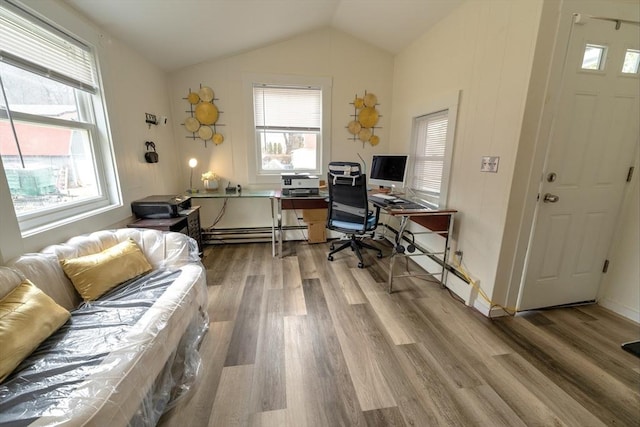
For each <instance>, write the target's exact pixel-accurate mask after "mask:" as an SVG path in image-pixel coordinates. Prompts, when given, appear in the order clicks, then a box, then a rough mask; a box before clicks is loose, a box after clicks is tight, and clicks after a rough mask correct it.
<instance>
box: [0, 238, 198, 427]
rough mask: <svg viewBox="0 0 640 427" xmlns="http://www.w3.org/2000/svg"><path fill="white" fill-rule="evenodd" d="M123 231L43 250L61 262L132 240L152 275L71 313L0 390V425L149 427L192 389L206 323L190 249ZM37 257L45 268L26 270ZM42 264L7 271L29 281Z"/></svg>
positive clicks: (182, 241) (177, 241)
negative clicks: (152, 266) (140, 248)
mask: <svg viewBox="0 0 640 427" xmlns="http://www.w3.org/2000/svg"><path fill="white" fill-rule="evenodd" d="M131 231H133V233H132V232H131ZM131 231H121V230H116V231H113V232H101V233H102V234H100V237H99V238H96V236H95V234H97V233H94V234H93V235H89V236H82V237H81V238H80V240H76V241H73V244H72V245H69V244H65V245H60V246H56V247H52V248H48V250H47V251H48V253H49V254H51V253H52V252H53V253H56V255H58V257H60V255H61V252H65V253H69V252H70V251H73V252H75V253H76V254H79V253H82V252H85V250H83V248H86V246H87V242H89V243H90V244H93V242H103V241H107V243H106V244H105V245H104V246H106V247H108V246H111V245H112V244H113V242H117V241H119V240H121V239H126V238H127V237H129V236H133V238H134V239H135V240H136V241H138V243H139V244H141V246H143V245H144V246H146V250H145V254H146V255H147V256H148V257H149V259H150V261H151V262H152V264H155V266H156V267H157V268H158V269H157V270H154V271H152V272H151V273H149V274H147V275H145V276H142V277H140V278H137V279H134V280H131V281H128V282H125V283H124V284H122V285H120V286H118V287H117V288H115V289H113V290H112V291H110V292H109V293H108V294H106V295H104V296H103V297H101V298H100V299H99V300H97V301H92V302H87V303H82V304H80V306H78V308H77V309H75V310H72V317H71V319H70V320H69V321H68V322H67V323H66V324H65V325H64V326H63V327H62V328H60V329H59V330H58V331H57V332H55V333H54V334H53V335H52V336H50V337H49V338H48V339H47V340H46V341H45V342H44V343H43V344H42V345H41V346H40V347H38V349H37V350H36V351H35V352H34V353H32V354H31V356H29V357H28V358H27V359H25V360H24V361H23V362H22V364H21V365H20V366H19V367H18V368H17V369H16V370H15V371H14V372H13V373H12V374H11V375H10V376H9V377H8V378H7V379H6V380H5V381H4V382H3V383H2V384H0V426H3V427H4V426H23V425H32V426H38V425H98V426H100V425H105V426H106V425H109V426H117V425H123V426H124V425H131V426H153V425H155V424H156V423H157V422H158V420H159V418H160V416H161V415H162V413H163V412H165V411H166V410H167V409H169V408H171V407H172V406H173V404H175V402H176V401H177V400H179V399H180V397H181V396H184V395H185V394H186V392H187V391H189V390H191V389H192V387H193V384H194V382H195V380H196V378H197V373H198V371H199V368H200V356H199V354H198V348H199V345H200V342H201V340H202V337H203V336H204V334H205V333H206V330H207V328H208V324H209V320H208V317H207V314H206V311H205V308H206V281H205V278H204V268H203V267H202V264H201V263H200V260H199V258H198V257H197V246H196V245H195V242H194V241H192V239H190V238H188V237H187V236H184V235H179V234H178V233H168V234H164V233H161V232H155V233H150V232H151V231H154V230H147V231H144V232H143V231H139V230H138V231H135V230H131ZM104 233H111V234H104ZM173 235H175V236H173ZM112 236H115V239H114V240H113V241H111V237H112ZM70 242H71V241H70ZM68 243H69V242H68ZM73 246H77V248H80V249H77V248H74V249H70V248H71V247H73ZM100 246H103V245H101V244H98V245H97V246H96V247H91V248H90V249H88V251H90V252H93V251H95V250H101V249H102V248H101V247H100ZM144 246H143V249H144ZM151 248H152V250H149V249H151ZM174 255H178V256H177V257H175V256H174ZM40 256H41V257H43V259H45V261H43V260H39V261H38V262H37V263H35V264H34V262H33V261H34V257H35V258H39V257H40ZM47 257H48V258H50V255H47V254H29V255H28V256H26V257H22V259H18V260H17V261H16V262H15V263H14V265H13V266H12V267H13V268H15V269H16V270H19V271H21V272H22V273H23V274H24V275H25V276H29V272H31V273H33V272H34V270H33V268H32V266H33V265H38V266H40V267H41V266H42V265H40V264H42V263H45V264H46V261H47V260H46V258H47ZM167 257H169V258H171V257H173V260H174V261H175V262H166V260H167ZM51 269H55V267H54V266H51ZM0 279H1V277H0ZM65 285H66V284H65Z"/></svg>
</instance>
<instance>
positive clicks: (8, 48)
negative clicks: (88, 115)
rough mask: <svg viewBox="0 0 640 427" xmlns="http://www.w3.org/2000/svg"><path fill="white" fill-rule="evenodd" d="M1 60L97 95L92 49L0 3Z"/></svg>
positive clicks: (29, 15) (9, 5) (15, 8)
mask: <svg viewBox="0 0 640 427" xmlns="http://www.w3.org/2000/svg"><path fill="white" fill-rule="evenodd" d="M0 61H2V62H5V63H8V64H10V65H13V66H16V67H19V68H23V69H25V70H27V71H30V72H32V73H35V74H38V75H41V76H44V77H47V78H50V79H52V80H56V81H59V82H61V83H64V84H67V85H69V86H72V87H75V88H78V89H82V90H84V91H87V92H90V93H93V94H95V93H97V84H96V78H95V73H94V65H95V62H94V57H93V53H92V50H91V48H89V47H88V46H86V45H84V44H83V43H81V42H80V41H78V40H75V39H74V38H72V37H70V36H69V35H67V34H64V33H62V32H61V31H59V30H57V29H56V28H54V27H52V26H51V25H49V24H47V23H45V22H44V21H42V20H40V19H39V18H37V17H35V16H33V15H31V14H29V13H28V12H26V11H24V10H22V9H20V8H18V7H17V6H15V5H13V4H12V3H11V2H8V1H7V0H0Z"/></svg>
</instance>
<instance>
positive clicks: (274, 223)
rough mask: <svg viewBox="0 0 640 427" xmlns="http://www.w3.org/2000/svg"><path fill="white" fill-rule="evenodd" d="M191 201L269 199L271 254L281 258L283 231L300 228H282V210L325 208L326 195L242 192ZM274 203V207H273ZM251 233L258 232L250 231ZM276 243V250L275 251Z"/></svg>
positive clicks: (208, 195) (198, 195) (210, 194)
mask: <svg viewBox="0 0 640 427" xmlns="http://www.w3.org/2000/svg"><path fill="white" fill-rule="evenodd" d="M190 196H191V197H192V198H193V199H269V202H270V204H271V254H272V256H274V257H275V256H276V254H278V256H280V257H281V256H282V236H283V231H285V230H293V229H297V228H301V226H283V225H282V210H283V209H284V210H288V209H319V208H324V209H326V208H327V202H326V198H327V197H328V195H327V194H324V193H321V194H319V195H313V196H285V195H283V194H282V193H281V192H280V190H277V191H276V190H246V189H245V190H242V192H240V193H233V194H226V193H223V192H206V193H193V194H190ZM274 203H275V206H274ZM252 231H259V230H258V229H252ZM276 243H277V250H276Z"/></svg>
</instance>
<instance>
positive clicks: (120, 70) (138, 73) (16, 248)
mask: <svg viewBox="0 0 640 427" xmlns="http://www.w3.org/2000/svg"><path fill="white" fill-rule="evenodd" d="M25 4H27V5H28V6H29V7H31V8H33V9H34V10H35V11H36V12H38V13H41V14H42V15H43V16H45V17H46V18H47V19H50V20H52V21H53V22H56V23H57V24H58V25H60V26H62V27H64V28H66V29H67V30H68V31H70V32H72V33H74V34H75V35H76V36H77V37H79V38H81V39H83V40H85V41H86V42H88V43H90V44H93V45H95V46H96V48H97V50H98V55H99V60H100V68H101V72H102V80H103V86H104V91H105V98H106V105H107V109H108V115H109V122H110V124H111V136H112V139H113V146H114V152H115V157H116V163H117V169H118V175H119V180H120V186H121V190H122V205H121V206H120V207H117V208H114V209H111V210H109V211H108V212H104V213H101V214H99V215H95V216H92V217H90V218H87V219H83V220H80V221H76V222H73V223H71V224H68V225H65V226H61V227H56V228H54V229H51V230H47V231H46V232H42V233H38V234H36V235H33V236H30V237H28V238H24V239H23V238H22V237H21V234H20V231H19V230H18V229H17V222H16V219H15V214H14V212H13V209H12V208H11V206H12V204H11V196H10V194H9V190H8V186H7V183H6V180H5V179H4V173H3V174H0V205H1V206H2V211H1V212H0V213H1V214H2V222H1V226H2V234H1V236H0V254H1V255H2V259H4V260H5V261H6V260H8V259H10V258H12V257H14V256H17V255H19V254H21V253H23V252H27V251H35V250H39V249H41V248H42V247H44V246H46V245H48V244H52V243H56V242H60V241H63V240H66V239H67V238H69V237H71V236H74V235H76V234H79V233H84V232H90V231H93V230H96V229H102V228H107V227H110V226H112V225H114V224H126V222H127V221H128V218H129V217H130V216H131V209H130V202H131V201H132V200H135V199H136V198H140V197H144V196H146V195H149V194H173V193H176V192H178V191H181V188H182V187H181V186H179V185H178V184H179V183H178V179H177V177H178V165H177V163H176V162H175V158H176V149H175V146H174V142H173V129H172V123H173V121H171V120H170V121H169V124H168V125H167V126H158V127H153V128H152V129H148V127H147V125H146V124H145V123H144V117H145V116H144V113H145V112H148V113H154V114H157V115H165V116H168V115H169V111H170V105H169V97H168V92H167V84H166V76H165V74H164V72H162V71H160V70H159V69H158V68H156V67H155V66H153V65H151V64H150V63H149V62H147V61H146V60H145V59H143V58H142V56H140V55H139V54H137V53H136V52H134V51H132V50H131V49H129V48H128V47H126V46H125V45H123V44H122V43H120V42H119V41H118V40H117V39H115V38H113V37H112V36H110V35H108V34H106V33H104V32H102V31H100V29H99V28H97V27H95V26H94V25H93V24H92V23H91V22H90V21H89V20H88V19H86V18H84V17H81V16H79V15H78V14H77V13H76V12H74V11H73V10H71V9H70V8H68V7H67V6H66V5H65V4H63V3H59V2H53V1H52V2H41V1H37V0H27V1H25ZM147 140H153V141H155V143H156V147H157V148H158V152H159V153H160V163H157V164H147V163H145V162H144V157H143V153H144V151H145V147H144V142H145V141H147ZM0 261H2V260H1V259H0Z"/></svg>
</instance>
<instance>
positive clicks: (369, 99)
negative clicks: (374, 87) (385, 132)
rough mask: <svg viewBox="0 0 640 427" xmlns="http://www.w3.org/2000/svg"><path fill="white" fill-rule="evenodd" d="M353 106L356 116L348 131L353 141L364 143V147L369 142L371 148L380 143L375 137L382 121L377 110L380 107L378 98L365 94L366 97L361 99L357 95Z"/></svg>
mask: <svg viewBox="0 0 640 427" xmlns="http://www.w3.org/2000/svg"><path fill="white" fill-rule="evenodd" d="M350 104H352V105H353V108H354V114H353V115H352V120H351V121H350V122H349V123H348V124H347V130H348V131H349V133H350V134H351V138H350V139H351V140H352V141H356V140H358V141H362V146H363V147H364V144H365V143H366V142H368V143H369V144H371V146H376V145H378V144H379V143H380V137H379V136H378V135H375V130H376V129H380V127H379V126H377V124H378V122H379V121H380V117H382V116H381V115H380V113H379V112H378V110H376V105H378V97H377V96H375V95H374V94H373V93H367V91H365V92H364V96H362V97H360V96H358V95H357V94H356V96H355V98H354V100H353V101H352V102H351V103H350Z"/></svg>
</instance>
